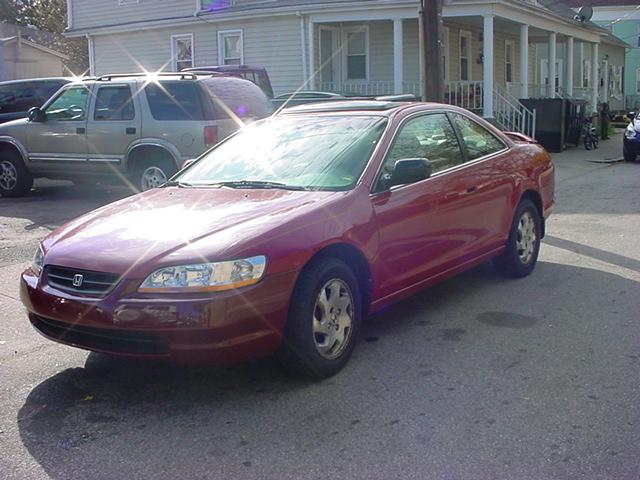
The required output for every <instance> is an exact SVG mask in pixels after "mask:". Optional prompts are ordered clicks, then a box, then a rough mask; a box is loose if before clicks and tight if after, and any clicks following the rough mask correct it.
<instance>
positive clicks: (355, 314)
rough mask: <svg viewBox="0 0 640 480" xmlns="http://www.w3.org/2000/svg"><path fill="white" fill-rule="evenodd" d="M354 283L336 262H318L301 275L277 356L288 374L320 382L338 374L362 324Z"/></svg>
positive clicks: (350, 274)
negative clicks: (319, 380)
mask: <svg viewBox="0 0 640 480" xmlns="http://www.w3.org/2000/svg"><path fill="white" fill-rule="evenodd" d="M362 308H363V306H362V301H361V292H360V287H359V285H358V281H357V279H356V277H355V275H354V273H353V271H352V270H351V269H350V268H349V266H348V265H347V264H346V263H344V262H343V261H341V260H338V259H336V258H332V257H321V258H317V259H315V260H314V261H312V263H311V264H309V265H308V266H307V267H305V269H304V270H303V271H302V273H301V274H300V277H299V279H298V281H297V283H296V286H295V288H294V291H293V294H292V297H291V303H290V306H289V312H288V316H287V324H286V327H285V332H284V339H283V343H282V345H281V347H280V349H279V350H278V352H277V355H276V357H277V359H278V360H279V362H280V364H281V365H282V366H283V367H284V368H285V369H286V370H287V371H289V372H290V373H293V374H296V375H300V376H303V377H306V378H313V379H322V378H327V377H330V376H332V375H335V374H336V373H338V372H339V371H340V370H341V369H342V368H343V367H344V366H345V364H346V363H347V361H348V360H349V358H350V357H351V353H352V352H353V349H354V346H355V342H356V338H357V334H358V332H359V329H360V324H361V322H362V315H363V312H362Z"/></svg>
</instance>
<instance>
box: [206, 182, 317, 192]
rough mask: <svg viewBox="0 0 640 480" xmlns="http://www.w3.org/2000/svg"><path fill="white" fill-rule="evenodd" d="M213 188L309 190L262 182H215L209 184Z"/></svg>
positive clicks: (284, 184)
mask: <svg viewBox="0 0 640 480" xmlns="http://www.w3.org/2000/svg"><path fill="white" fill-rule="evenodd" d="M207 186H211V187H229V188H258V189H260V188H279V189H282V190H308V189H307V188H305V187H300V186H297V185H287V184H286V183H280V182H265V181H261V180H236V181H232V182H215V183H209V184H207Z"/></svg>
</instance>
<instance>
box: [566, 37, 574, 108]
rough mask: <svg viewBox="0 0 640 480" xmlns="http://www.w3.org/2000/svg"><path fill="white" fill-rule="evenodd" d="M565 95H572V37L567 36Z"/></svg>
mask: <svg viewBox="0 0 640 480" xmlns="http://www.w3.org/2000/svg"><path fill="white" fill-rule="evenodd" d="M567 95H568V96H569V97H573V37H567Z"/></svg>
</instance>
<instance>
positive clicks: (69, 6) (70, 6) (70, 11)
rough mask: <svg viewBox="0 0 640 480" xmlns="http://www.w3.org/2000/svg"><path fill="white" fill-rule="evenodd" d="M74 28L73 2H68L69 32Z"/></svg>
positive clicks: (69, 0)
mask: <svg viewBox="0 0 640 480" xmlns="http://www.w3.org/2000/svg"><path fill="white" fill-rule="evenodd" d="M72 28H73V0H67V30H71V29H72Z"/></svg>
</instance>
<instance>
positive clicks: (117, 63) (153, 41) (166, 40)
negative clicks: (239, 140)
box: [94, 16, 303, 94]
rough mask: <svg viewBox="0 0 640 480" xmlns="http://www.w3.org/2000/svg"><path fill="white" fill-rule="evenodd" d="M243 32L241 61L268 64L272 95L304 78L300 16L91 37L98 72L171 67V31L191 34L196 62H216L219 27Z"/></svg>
mask: <svg viewBox="0 0 640 480" xmlns="http://www.w3.org/2000/svg"><path fill="white" fill-rule="evenodd" d="M237 29H240V30H242V31H243V43H244V62H245V63H246V64H249V65H251V64H258V65H262V66H264V67H266V68H267V71H268V72H269V76H270V77H271V81H272V84H273V87H274V90H275V92H276V94H278V93H282V92H286V91H291V90H295V89H297V88H299V87H300V84H301V83H302V82H303V71H302V70H303V69H302V52H301V40H300V20H299V18H297V17H294V16H291V17H274V18H266V19H265V18H263V19H260V20H244V21H242V22H224V23H207V22H204V21H199V22H198V23H195V24H190V25H184V26H180V27H175V28H159V29H154V30H144V31H139V32H128V33H118V34H113V35H97V36H95V37H94V48H95V59H96V64H95V70H96V74H98V75H100V74H106V73H124V72H137V71H140V70H141V69H142V68H144V69H145V70H148V71H156V70H159V69H163V70H164V71H170V70H171V67H172V63H171V36H172V35H179V34H191V33H192V34H193V36H194V46H193V50H194V55H195V58H194V64H195V66H206V65H217V64H218V63H219V59H218V32H219V31H221V30H237Z"/></svg>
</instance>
